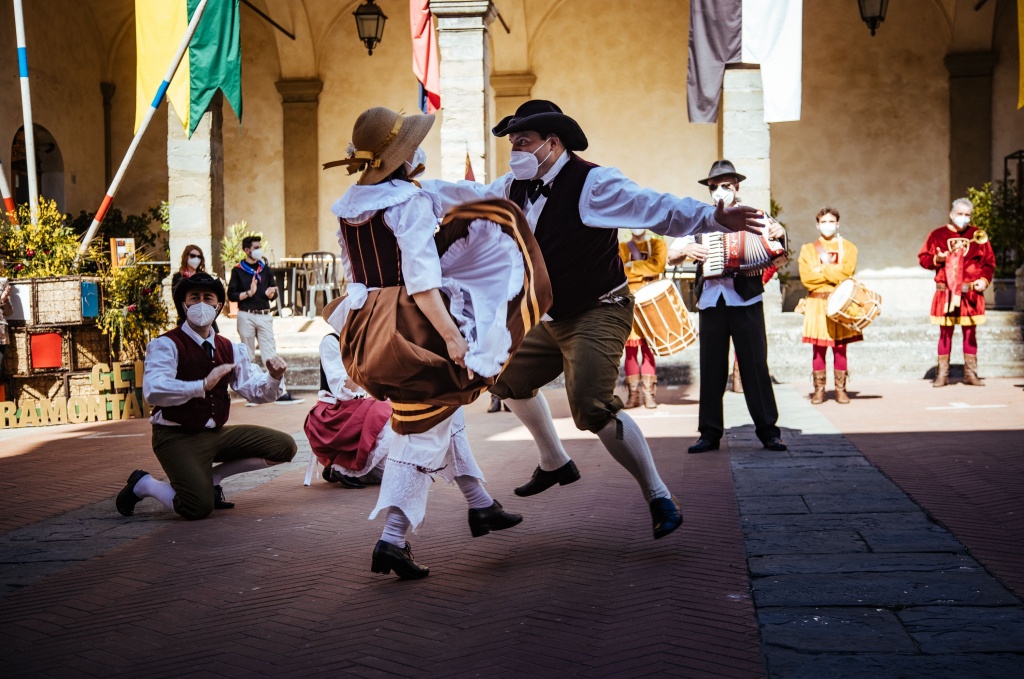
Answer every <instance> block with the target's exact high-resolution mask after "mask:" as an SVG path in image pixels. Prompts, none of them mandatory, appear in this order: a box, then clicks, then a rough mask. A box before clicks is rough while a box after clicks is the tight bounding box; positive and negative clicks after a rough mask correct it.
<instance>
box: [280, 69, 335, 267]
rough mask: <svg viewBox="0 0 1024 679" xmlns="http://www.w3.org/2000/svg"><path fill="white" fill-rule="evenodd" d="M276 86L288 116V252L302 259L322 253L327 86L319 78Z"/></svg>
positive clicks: (285, 165)
mask: <svg viewBox="0 0 1024 679" xmlns="http://www.w3.org/2000/svg"><path fill="white" fill-rule="evenodd" d="M275 84H276V85H277V91H278V92H279V93H280V94H281V108H282V112H283V113H284V116H283V119H284V223H285V232H284V233H285V250H286V255H287V256H288V257H298V256H300V255H302V253H304V252H313V251H316V250H319V249H320V236H319V232H318V229H317V224H318V220H319V217H318V214H317V208H318V206H319V201H320V195H319V183H320V162H319V161H320V159H319V140H318V134H317V129H318V122H317V108H318V107H319V102H320V91H321V90H322V89H323V87H324V84H323V82H322V81H321V80H319V79H317V78H311V79H293V80H279V81H277V83H275Z"/></svg>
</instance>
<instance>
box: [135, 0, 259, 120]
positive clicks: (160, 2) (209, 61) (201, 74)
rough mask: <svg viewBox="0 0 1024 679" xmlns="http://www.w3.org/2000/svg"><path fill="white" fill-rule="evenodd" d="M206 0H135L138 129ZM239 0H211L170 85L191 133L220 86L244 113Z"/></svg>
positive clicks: (172, 98)
mask: <svg viewBox="0 0 1024 679" xmlns="http://www.w3.org/2000/svg"><path fill="white" fill-rule="evenodd" d="M199 3H200V0H135V43H136V53H137V57H136V79H135V130H136V131H138V129H139V126H140V125H141V124H142V119H143V118H144V117H145V116H146V112H147V111H148V110H149V107H150V103H151V102H152V101H153V97H154V96H156V93H157V90H158V89H159V87H160V85H161V83H162V82H163V78H164V76H165V75H167V67H168V65H170V63H171V59H172V58H173V57H174V53H175V51H176V50H177V49H178V47H179V45H180V44H181V40H182V39H183V38H184V36H185V32H186V29H187V28H188V23H189V20H190V19H191V18H192V15H193V14H194V13H195V11H196V7H198V6H199ZM240 26H241V25H240V22H239V17H238V0H207V3H206V9H205V10H204V11H203V16H202V17H201V18H200V20H199V25H198V26H197V27H196V32H195V34H194V35H193V36H192V40H191V41H190V42H189V46H188V50H187V51H186V52H185V56H184V57H183V58H182V60H181V65H179V66H178V70H177V72H176V73H175V75H174V78H173V79H172V80H171V85H170V87H169V88H168V89H167V98H168V99H170V101H171V104H172V105H173V106H174V110H175V111H176V112H177V114H178V117H179V118H180V119H181V123H182V125H183V126H184V127H185V130H186V131H187V133H188V136H189V137H191V136H192V133H193V132H195V129H196V126H197V125H198V124H199V120H200V119H201V118H202V117H203V114H204V113H205V112H206V109H207V107H208V106H209V105H210V100H211V99H213V95H214V94H216V92H217V90H218V89H219V90H221V91H222V92H223V93H224V97H225V98H226V99H227V100H228V103H230V104H231V108H233V109H234V110H235V114H236V115H237V116H238V119H239V120H241V119H242V39H241V32H240Z"/></svg>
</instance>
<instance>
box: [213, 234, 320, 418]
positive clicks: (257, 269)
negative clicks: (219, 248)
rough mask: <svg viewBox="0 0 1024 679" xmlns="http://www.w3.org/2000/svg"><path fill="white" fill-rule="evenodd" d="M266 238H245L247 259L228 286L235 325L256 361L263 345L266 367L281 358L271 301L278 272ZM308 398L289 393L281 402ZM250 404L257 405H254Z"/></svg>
mask: <svg viewBox="0 0 1024 679" xmlns="http://www.w3.org/2000/svg"><path fill="white" fill-rule="evenodd" d="M262 244H263V243H262V239H261V238H260V237H259V236H246V237H245V238H243V239H242V251H243V252H245V257H243V258H242V260H241V261H240V262H239V263H238V264H236V265H235V266H234V268H232V269H231V282H230V283H228V299H229V300H231V301H232V302H236V303H237V304H238V316H237V317H236V320H235V323H236V327H237V328H238V336H239V337H240V338H241V340H242V343H243V344H245V346H246V348H247V349H248V350H249V358H250V359H251V360H252V361H253V362H255V361H256V344H257V342H258V343H259V347H260V357H261V358H262V359H263V363H264V365H265V364H266V362H267V361H269V360H270V359H272V358H274V357H275V356H277V344H276V343H275V342H274V318H273V316H271V313H272V312H271V309H270V300H272V299H274V298H275V297H277V283H276V282H275V281H274V272H273V271H272V270H271V268H270V267H269V266H267V262H266V260H265V259H264V257H263V248H262V247H261V246H262ZM304 400H305V399H296V398H293V397H292V395H291V394H289V393H288V391H287V390H285V391H284V392H283V393H282V394H281V396H280V398H278V399H277V402H278V403H284V404H291V403H301V402H302V401H304ZM249 405H254V404H252V403H250V404H249Z"/></svg>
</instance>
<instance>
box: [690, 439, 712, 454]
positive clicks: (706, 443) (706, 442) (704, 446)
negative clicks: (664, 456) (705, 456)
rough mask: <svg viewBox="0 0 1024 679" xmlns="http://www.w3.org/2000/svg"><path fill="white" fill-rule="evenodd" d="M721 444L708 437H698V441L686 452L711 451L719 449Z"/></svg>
mask: <svg viewBox="0 0 1024 679" xmlns="http://www.w3.org/2000/svg"><path fill="white" fill-rule="evenodd" d="M719 445H720V444H719V442H718V441H712V440H711V439H706V438H704V437H703V436H702V437H700V438H699V439H697V442H696V443H694V444H693V445H692V446H690V447H689V448H687V449H686V452H688V453H710V452H711V451H712V450H718V448H719Z"/></svg>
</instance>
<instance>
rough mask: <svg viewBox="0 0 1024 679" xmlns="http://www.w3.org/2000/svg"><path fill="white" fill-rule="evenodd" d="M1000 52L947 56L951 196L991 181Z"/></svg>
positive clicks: (951, 198) (954, 196)
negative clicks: (994, 76)
mask: <svg viewBox="0 0 1024 679" xmlns="http://www.w3.org/2000/svg"><path fill="white" fill-rule="evenodd" d="M998 60H999V55H998V54H995V53H994V52H965V53H962V54H947V55H946V59H945V61H946V70H947V71H949V198H950V200H951V201H952V200H953V199H954V198H959V197H960V196H963V195H966V193H967V188H968V187H970V186H973V187H975V188H981V185H982V184H984V183H985V182H987V181H991V180H992V70H993V69H994V68H995V65H996V62H997V61H998Z"/></svg>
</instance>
